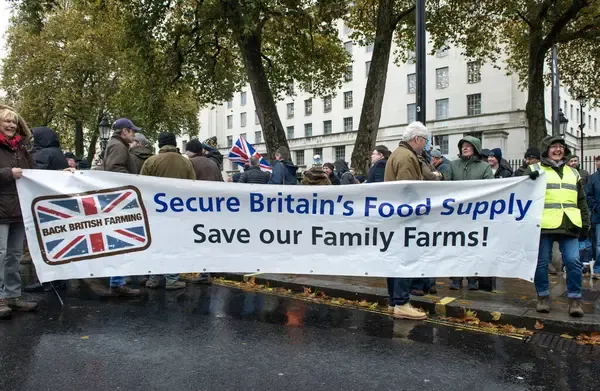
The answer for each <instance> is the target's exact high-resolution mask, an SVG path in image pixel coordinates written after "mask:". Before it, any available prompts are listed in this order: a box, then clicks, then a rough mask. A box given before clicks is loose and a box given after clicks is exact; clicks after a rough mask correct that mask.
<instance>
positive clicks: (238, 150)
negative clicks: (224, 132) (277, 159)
mask: <svg viewBox="0 0 600 391" xmlns="http://www.w3.org/2000/svg"><path fill="white" fill-rule="evenodd" d="M252 156H256V157H258V158H259V159H260V169H261V170H263V171H268V172H271V171H273V167H271V165H270V164H269V162H267V161H266V160H265V158H264V157H262V156H261V154H260V153H258V152H256V149H254V147H253V146H252V144H250V143H249V142H248V141H246V140H245V139H244V138H243V137H242V136H240V137H238V139H237V140H236V142H235V144H233V146H232V147H231V151H229V160H230V161H232V162H234V163H237V164H239V165H240V166H242V167H243V166H244V165H245V164H248V160H249V159H250V158H251V157H252Z"/></svg>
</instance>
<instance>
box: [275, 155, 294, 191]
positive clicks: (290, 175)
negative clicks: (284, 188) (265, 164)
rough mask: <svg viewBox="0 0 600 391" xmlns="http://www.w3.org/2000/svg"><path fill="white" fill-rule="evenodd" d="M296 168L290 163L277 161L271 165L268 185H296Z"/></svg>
mask: <svg viewBox="0 0 600 391" xmlns="http://www.w3.org/2000/svg"><path fill="white" fill-rule="evenodd" d="M297 170H298V167H296V166H294V165H293V164H292V162H288V161H286V160H277V161H275V163H273V173H271V179H270V180H269V184H270V185H297V184H298V178H297V177H296V171H297Z"/></svg>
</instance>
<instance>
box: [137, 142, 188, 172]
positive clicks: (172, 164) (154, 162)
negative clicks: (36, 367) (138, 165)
mask: <svg viewBox="0 0 600 391" xmlns="http://www.w3.org/2000/svg"><path fill="white" fill-rule="evenodd" d="M140 174H142V175H148V176H157V177H161V178H177V179H196V172H195V171H194V167H193V166H192V163H191V162H190V160H189V159H187V158H185V157H183V156H181V155H180V154H179V152H178V151H177V148H176V147H174V146H171V145H165V146H164V147H162V148H161V149H160V151H158V155H154V156H151V157H149V158H148V159H147V160H146V162H145V163H144V165H143V166H142V172H141V173H140Z"/></svg>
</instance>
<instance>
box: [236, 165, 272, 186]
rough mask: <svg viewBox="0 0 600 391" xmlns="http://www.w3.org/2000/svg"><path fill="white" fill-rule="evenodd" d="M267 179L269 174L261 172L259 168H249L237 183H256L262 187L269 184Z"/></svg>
mask: <svg viewBox="0 0 600 391" xmlns="http://www.w3.org/2000/svg"><path fill="white" fill-rule="evenodd" d="M269 178H270V175H269V173H267V172H263V171H262V170H261V169H260V167H249V168H248V169H246V171H244V172H243V173H242V175H241V176H240V180H239V183H258V184H262V185H264V184H266V183H269Z"/></svg>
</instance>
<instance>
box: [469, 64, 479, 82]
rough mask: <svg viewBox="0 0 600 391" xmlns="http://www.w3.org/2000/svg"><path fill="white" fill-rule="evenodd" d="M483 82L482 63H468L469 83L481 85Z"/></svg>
mask: <svg viewBox="0 0 600 391" xmlns="http://www.w3.org/2000/svg"><path fill="white" fill-rule="evenodd" d="M480 81H481V63H480V62H479V61H471V62H468V63H467V83H470V84H472V83H479V82H480Z"/></svg>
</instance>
